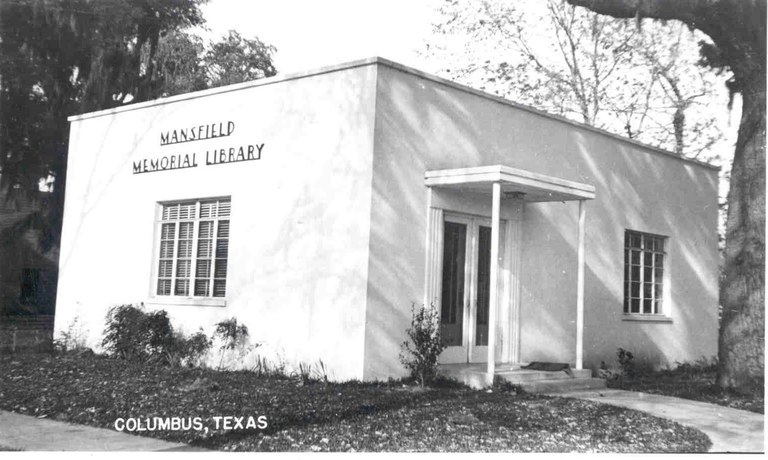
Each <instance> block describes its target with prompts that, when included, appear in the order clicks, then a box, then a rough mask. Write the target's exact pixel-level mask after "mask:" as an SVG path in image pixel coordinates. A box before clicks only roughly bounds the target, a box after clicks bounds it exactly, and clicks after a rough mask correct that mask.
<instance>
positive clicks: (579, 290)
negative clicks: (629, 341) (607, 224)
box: [576, 200, 587, 369]
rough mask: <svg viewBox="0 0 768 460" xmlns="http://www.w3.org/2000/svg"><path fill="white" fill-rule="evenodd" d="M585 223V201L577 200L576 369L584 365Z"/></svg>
mask: <svg viewBox="0 0 768 460" xmlns="http://www.w3.org/2000/svg"><path fill="white" fill-rule="evenodd" d="M586 223H587V203H586V200H579V249H578V256H577V257H578V262H577V263H578V275H577V278H576V369H581V368H582V366H583V364H584V233H585V229H586Z"/></svg>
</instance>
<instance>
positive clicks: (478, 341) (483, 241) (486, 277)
mask: <svg viewBox="0 0 768 460" xmlns="http://www.w3.org/2000/svg"><path fill="white" fill-rule="evenodd" d="M490 297H491V227H485V226H482V225H481V226H480V231H479V238H478V254H477V312H476V314H475V345H478V346H488V306H489V305H490V300H491V299H490Z"/></svg>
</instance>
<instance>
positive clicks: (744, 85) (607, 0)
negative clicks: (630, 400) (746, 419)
mask: <svg viewBox="0 0 768 460" xmlns="http://www.w3.org/2000/svg"><path fill="white" fill-rule="evenodd" d="M567 1H568V3H570V4H572V5H579V6H583V7H586V8H588V9H590V10H592V11H594V12H596V13H599V14H604V15H609V16H613V17H619V18H636V19H637V20H642V19H643V18H652V19H658V20H661V21H669V20H678V21H681V22H682V23H684V24H686V25H687V26H688V27H690V28H691V29H697V30H700V31H701V32H704V33H705V34H707V36H708V37H709V38H710V39H711V42H704V41H702V42H701V47H700V52H701V56H702V63H703V64H705V65H707V66H711V67H714V68H718V69H723V68H726V69H728V70H729V71H730V72H732V74H733V76H732V78H730V79H729V80H728V82H727V86H728V90H729V91H730V93H731V96H733V95H734V94H735V93H739V94H740V95H741V100H742V110H741V121H740V123H739V133H738V138H737V140H736V143H735V151H734V155H733V163H732V167H731V173H730V174H731V179H730V189H729V191H728V216H727V222H726V235H725V251H724V258H723V259H724V263H723V270H722V277H721V279H722V282H721V285H720V302H721V304H722V312H723V314H722V317H721V321H720V333H719V338H718V363H719V364H718V375H717V384H718V385H719V386H720V387H722V388H734V389H736V388H737V389H742V390H744V391H753V390H754V388H763V387H764V385H765V191H766V185H765V184H766V182H765V178H766V174H765V166H766V160H765V141H766V136H765V133H766V127H765V109H766V99H765V88H766V85H765V81H766V40H765V36H766V8H767V5H768V2H766V1H765V0H755V1H742V0H714V1H708V2H667V1H661V0H648V1H644V2H624V1H618V0H567ZM729 108H730V105H729Z"/></svg>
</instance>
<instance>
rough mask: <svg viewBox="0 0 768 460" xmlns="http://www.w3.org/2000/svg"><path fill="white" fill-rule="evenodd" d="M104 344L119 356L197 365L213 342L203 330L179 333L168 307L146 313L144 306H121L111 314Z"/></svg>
mask: <svg viewBox="0 0 768 460" xmlns="http://www.w3.org/2000/svg"><path fill="white" fill-rule="evenodd" d="M102 346H103V347H104V350H105V351H106V352H107V354H109V355H111V356H113V357H116V358H119V359H125V360H129V361H138V360H140V361H149V362H156V363H161V364H168V365H181V364H187V365H189V366H196V365H199V364H200V361H201V359H202V357H203V356H204V355H205V353H207V351H208V349H209V348H210V346H211V341H210V340H209V339H208V337H206V335H205V334H204V333H203V332H202V331H200V332H197V333H195V334H193V335H192V336H190V337H187V336H185V335H184V334H182V333H181V332H175V331H174V330H173V326H172V325H171V320H170V318H168V313H167V312H166V311H165V310H158V311H152V312H145V311H144V309H143V305H140V306H138V307H137V306H134V305H118V306H115V307H112V308H110V309H109V312H108V313H107V324H106V327H105V329H104V339H103V340H102Z"/></svg>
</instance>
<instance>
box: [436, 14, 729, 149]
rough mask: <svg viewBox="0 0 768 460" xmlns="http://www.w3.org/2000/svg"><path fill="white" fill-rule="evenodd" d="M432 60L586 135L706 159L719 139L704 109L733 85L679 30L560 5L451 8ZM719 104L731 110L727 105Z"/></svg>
mask: <svg viewBox="0 0 768 460" xmlns="http://www.w3.org/2000/svg"><path fill="white" fill-rule="evenodd" d="M439 12H440V20H439V21H438V23H437V24H436V25H435V34H434V36H433V37H432V38H431V43H430V45H429V49H428V52H426V53H425V55H426V57H428V58H433V59H435V60H436V61H437V60H440V61H445V60H448V65H447V66H446V67H444V68H443V69H441V71H440V72H441V73H442V74H444V75H446V76H449V77H450V78H453V79H457V80H459V81H461V82H464V83H467V84H469V85H470V86H474V87H479V88H480V89H484V90H487V91H491V92H495V93H497V94H499V95H501V96H504V97H508V98H510V99H512V100H514V101H517V102H521V103H524V104H528V105H532V106H533V107H536V108H539V109H542V110H545V111H547V112H549V113H553V114H557V115H562V116H564V117H567V118H571V119H574V120H577V121H581V122H583V123H586V124H588V125H592V126H595V127H598V128H603V129H607V130H608V131H611V132H613V133H616V134H619V135H624V136H627V137H630V138H633V139H638V140H640V141H642V142H646V143H649V144H651V145H655V146H660V147H662V148H667V149H669V150H673V151H676V152H678V153H680V154H686V155H689V156H691V157H701V158H702V159H708V160H712V159H716V156H715V154H714V153H713V152H710V151H709V150H710V148H711V147H712V146H713V145H714V144H716V143H717V142H719V141H720V139H721V137H722V133H721V126H719V125H718V123H722V122H723V120H719V119H716V118H715V117H714V115H713V114H712V113H711V111H708V110H707V106H708V105H711V104H712V103H713V102H715V101H714V98H716V97H718V94H720V96H721V97H722V94H723V90H721V91H720V93H718V91H717V90H718V85H722V82H723V81H725V79H726V78H727V76H726V75H723V76H720V75H718V74H716V73H715V72H712V71H709V70H707V69H704V68H703V67H701V66H699V65H698V55H697V53H696V49H697V48H698V44H697V41H699V40H706V37H704V36H703V35H701V34H698V35H697V34H695V33H693V32H691V31H689V30H687V29H686V28H685V27H684V26H682V25H681V24H679V23H676V24H672V23H670V24H654V23H651V22H650V21H646V22H645V23H643V24H642V27H638V26H637V23H636V21H633V20H629V19H614V18H609V17H605V16H600V15H597V14H594V13H591V12H589V11H586V10H584V9H581V8H574V7H572V6H570V5H568V4H566V3H565V2H564V1H562V0H547V1H546V2H538V1H532V0H529V1H522V2H512V3H510V2H503V1H499V0H486V1H482V2H474V1H470V0H450V1H447V2H443V3H442V6H441V8H440V11H439ZM720 102H721V103H722V104H724V103H725V101H724V100H721V101H720Z"/></svg>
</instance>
